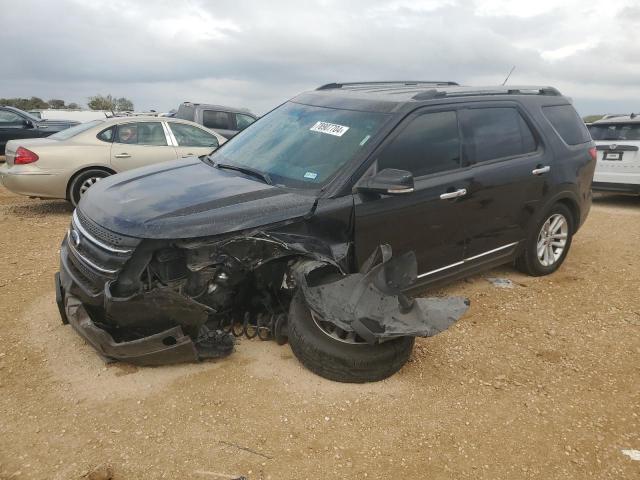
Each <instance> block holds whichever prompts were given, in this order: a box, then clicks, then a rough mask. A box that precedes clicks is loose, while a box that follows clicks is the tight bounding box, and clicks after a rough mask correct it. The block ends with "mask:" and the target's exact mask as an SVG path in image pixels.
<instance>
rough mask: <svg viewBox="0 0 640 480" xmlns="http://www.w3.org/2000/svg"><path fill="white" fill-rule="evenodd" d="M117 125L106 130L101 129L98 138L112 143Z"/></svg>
mask: <svg viewBox="0 0 640 480" xmlns="http://www.w3.org/2000/svg"><path fill="white" fill-rule="evenodd" d="M114 130H115V127H110V128H107V129H106V130H103V131H101V132H100V133H99V134H98V140H102V141H103V142H108V143H111V142H112V141H113V131H114Z"/></svg>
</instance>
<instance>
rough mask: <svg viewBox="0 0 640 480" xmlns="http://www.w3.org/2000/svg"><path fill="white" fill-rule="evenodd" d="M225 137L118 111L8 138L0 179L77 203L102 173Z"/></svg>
mask: <svg viewBox="0 0 640 480" xmlns="http://www.w3.org/2000/svg"><path fill="white" fill-rule="evenodd" d="M225 141H226V139H225V138H224V137H223V136H221V135H219V134H217V133H216V132H213V131H212V130H209V129H207V128H205V127H202V126H201V125H198V124H196V123H193V122H189V121H186V120H179V119H172V118H157V117H116V118H110V119H104V120H93V121H91V122H87V123H82V124H80V125H77V126H75V127H72V128H69V129H66V130H63V131H61V132H58V133H56V134H54V135H51V136H50V137H47V138H36V139H28V140H26V139H23V140H11V141H9V142H8V143H7V147H6V164H5V165H4V166H2V167H0V180H1V181H2V184H3V185H4V186H5V187H6V188H8V189H9V190H11V191H13V192H15V193H19V194H21V195H27V196H30V197H39V198H64V199H67V200H69V201H71V202H72V203H73V204H74V205H76V204H77V203H78V202H79V201H80V198H81V197H82V195H83V194H84V193H85V192H86V191H87V189H89V188H90V187H91V185H93V184H94V183H96V182H97V181H99V180H100V179H101V178H104V177H107V176H109V175H113V174H115V173H118V172H122V171H125V170H130V169H132V168H137V167H142V166H145V165H150V164H152V163H158V162H164V161H168V160H176V159H178V158H181V157H190V156H194V155H195V156H199V155H207V154H209V153H211V152H212V151H213V150H215V149H216V148H218V147H219V146H220V145H222V144H223V143H224V142H225Z"/></svg>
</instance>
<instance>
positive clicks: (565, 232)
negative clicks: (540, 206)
mask: <svg viewBox="0 0 640 480" xmlns="http://www.w3.org/2000/svg"><path fill="white" fill-rule="evenodd" d="M573 232H574V225H573V216H572V214H571V211H569V209H568V208H567V207H566V206H565V205H563V204H561V203H558V204H556V205H554V206H553V208H552V209H551V210H549V212H547V214H546V215H544V216H543V217H542V220H541V221H540V222H538V223H537V224H536V226H535V228H533V229H532V230H531V231H530V232H529V234H528V237H527V241H526V245H525V250H524V252H522V254H521V255H520V257H519V258H518V259H517V260H516V267H517V268H518V270H520V271H521V272H523V273H528V274H529V275H532V276H534V277H539V276H542V275H548V274H550V273H553V272H555V271H556V270H557V269H558V268H559V267H560V265H562V262H564V259H565V258H566V257H567V253H568V252H569V247H571V240H572V238H573Z"/></svg>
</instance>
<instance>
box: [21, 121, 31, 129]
mask: <svg viewBox="0 0 640 480" xmlns="http://www.w3.org/2000/svg"><path fill="white" fill-rule="evenodd" d="M22 125H23V126H24V128H33V122H32V121H31V120H23V121H22Z"/></svg>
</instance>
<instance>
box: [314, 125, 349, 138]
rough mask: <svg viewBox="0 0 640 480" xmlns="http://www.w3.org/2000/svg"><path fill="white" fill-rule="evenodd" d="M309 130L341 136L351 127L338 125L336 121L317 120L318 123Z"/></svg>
mask: <svg viewBox="0 0 640 480" xmlns="http://www.w3.org/2000/svg"><path fill="white" fill-rule="evenodd" d="M309 130H311V131H312V132H320V133H328V134H329V135H333V136H335V137H341V136H342V135H344V134H345V132H346V131H347V130H349V127H345V126H344V125H338V124H336V123H329V122H316V124H315V125H314V126H313V127H311V128H310V129H309Z"/></svg>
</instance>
